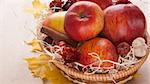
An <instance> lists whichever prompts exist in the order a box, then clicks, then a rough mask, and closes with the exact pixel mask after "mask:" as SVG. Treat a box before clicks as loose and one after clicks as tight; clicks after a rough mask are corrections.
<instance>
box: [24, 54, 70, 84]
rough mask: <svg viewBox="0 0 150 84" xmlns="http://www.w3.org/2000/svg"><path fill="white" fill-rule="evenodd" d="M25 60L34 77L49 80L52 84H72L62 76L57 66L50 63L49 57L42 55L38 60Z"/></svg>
mask: <svg viewBox="0 0 150 84" xmlns="http://www.w3.org/2000/svg"><path fill="white" fill-rule="evenodd" d="M25 60H26V61H27V62H28V64H29V69H30V70H31V72H32V73H33V76H34V77H39V78H41V79H46V80H49V81H50V82H51V84H62V83H64V84H72V83H71V82H70V81H69V80H68V79H66V78H65V77H64V76H63V75H62V74H61V72H60V71H59V69H58V68H57V67H56V66H54V65H53V64H52V63H49V60H50V57H49V56H46V55H45V54H42V55H40V57H38V58H35V57H32V58H27V59H25Z"/></svg>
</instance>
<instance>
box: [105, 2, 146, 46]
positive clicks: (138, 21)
mask: <svg viewBox="0 0 150 84" xmlns="http://www.w3.org/2000/svg"><path fill="white" fill-rule="evenodd" d="M104 13H105V26H104V34H105V36H106V37H108V38H109V39H110V40H111V41H112V42H113V43H114V44H116V45H118V44H119V43H121V42H127V43H129V44H131V42H132V41H133V40H134V39H135V38H137V37H144V34H145V31H146V21H145V16H144V14H143V13H142V11H141V10H140V9H139V8H138V7H137V6H135V5H133V4H118V5H114V6H110V7H108V8H106V9H105V10H104Z"/></svg>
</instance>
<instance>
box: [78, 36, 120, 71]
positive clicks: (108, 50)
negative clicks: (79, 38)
mask: <svg viewBox="0 0 150 84" xmlns="http://www.w3.org/2000/svg"><path fill="white" fill-rule="evenodd" d="M93 52H94V53H97V54H98V56H99V58H100V59H101V60H110V61H114V62H117V61H118V55H117V53H116V49H115V46H114V45H113V44H112V43H111V42H110V41H109V40H107V39H105V38H94V39H92V40H89V41H87V42H85V43H84V44H83V45H82V46H81V47H80V63H81V64H83V65H89V64H91V63H94V62H96V61H97V60H98V59H97V58H95V57H93V56H91V55H89V53H93ZM93 66H95V67H97V66H98V63H96V64H94V65H93ZM111 66H113V64H112V63H110V62H104V63H102V65H101V67H102V68H103V69H107V68H108V67H111Z"/></svg>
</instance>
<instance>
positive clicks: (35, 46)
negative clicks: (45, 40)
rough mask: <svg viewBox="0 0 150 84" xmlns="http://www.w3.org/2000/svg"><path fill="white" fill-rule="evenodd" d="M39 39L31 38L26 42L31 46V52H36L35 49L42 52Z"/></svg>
mask: <svg viewBox="0 0 150 84" xmlns="http://www.w3.org/2000/svg"><path fill="white" fill-rule="evenodd" d="M40 42H41V41H40V40H38V39H33V40H31V41H29V42H26V43H27V44H28V45H31V46H32V51H33V52H37V51H39V52H42V47H41V44H40Z"/></svg>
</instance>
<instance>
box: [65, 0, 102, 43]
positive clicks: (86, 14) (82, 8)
mask: <svg viewBox="0 0 150 84" xmlns="http://www.w3.org/2000/svg"><path fill="white" fill-rule="evenodd" d="M64 25H65V32H66V33H67V34H68V36H69V37H70V38H72V39H73V40H76V41H85V40H88V39H91V38H93V37H95V36H96V35H97V34H99V33H100V32H101V31H102V29H103V25H104V15H103V11H102V9H101V8H100V7H99V6H98V5H97V4H95V3H93V2H89V1H80V2H76V3H74V4H73V5H72V6H71V7H70V8H69V9H68V11H67V13H66V15H65V24H64Z"/></svg>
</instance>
